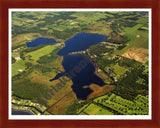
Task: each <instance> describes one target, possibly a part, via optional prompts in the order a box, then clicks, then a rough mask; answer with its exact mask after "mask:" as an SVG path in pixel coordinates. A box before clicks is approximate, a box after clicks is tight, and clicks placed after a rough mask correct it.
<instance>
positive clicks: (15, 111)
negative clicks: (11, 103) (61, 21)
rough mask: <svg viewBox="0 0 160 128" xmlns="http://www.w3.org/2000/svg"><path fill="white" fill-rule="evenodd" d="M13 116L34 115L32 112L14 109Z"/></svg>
mask: <svg viewBox="0 0 160 128" xmlns="http://www.w3.org/2000/svg"><path fill="white" fill-rule="evenodd" d="M12 115H33V114H32V113H31V112H30V111H26V110H16V109H12Z"/></svg>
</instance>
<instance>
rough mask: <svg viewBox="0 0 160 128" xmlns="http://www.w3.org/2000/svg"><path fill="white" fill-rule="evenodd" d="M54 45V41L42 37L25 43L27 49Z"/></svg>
mask: <svg viewBox="0 0 160 128" xmlns="http://www.w3.org/2000/svg"><path fill="white" fill-rule="evenodd" d="M52 43H53V44H55V43H57V42H56V40H55V39H52V38H44V37H39V38H36V39H35V40H32V41H31V42H26V45H27V47H36V46H39V45H43V44H52Z"/></svg>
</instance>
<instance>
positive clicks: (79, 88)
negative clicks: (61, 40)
mask: <svg viewBox="0 0 160 128" xmlns="http://www.w3.org/2000/svg"><path fill="white" fill-rule="evenodd" d="M107 38H108V37H107V36H106V35H101V34H96V33H84V32H82V33H78V34H76V35H74V36H73V37H71V38H69V39H68V40H67V41H65V46H64V47H63V48H62V49H61V50H59V52H58V53H57V54H58V55H59V56H63V61H62V65H63V67H64V70H65V72H62V73H58V74H57V75H56V76H55V77H54V78H53V79H50V80H49V81H50V82H54V80H56V79H58V78H60V77H61V76H63V75H66V76H68V77H69V78H70V79H71V80H72V82H73V85H72V89H73V91H74V92H75V94H76V96H77V98H78V99H87V96H88V95H89V94H90V93H92V90H91V89H90V88H88V87H87V86H88V85H90V84H97V85H99V86H103V85H104V84H105V83H104V81H103V80H102V79H101V78H100V77H98V76H97V75H96V74H95V73H94V72H95V70H96V69H95V66H94V64H93V62H92V61H91V59H90V57H89V56H88V55H86V54H71V55H69V53H71V52H77V51H84V50H86V49H88V48H89V47H90V46H91V45H95V44H98V43H100V42H104V41H106V40H107ZM44 43H45V44H49V43H56V41H55V40H54V39H48V38H37V39H35V40H34V41H32V42H30V43H27V44H29V46H30V45H31V46H33V47H35V46H38V45H41V44H44ZM27 46H28V45H27Z"/></svg>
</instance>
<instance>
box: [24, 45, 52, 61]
mask: <svg viewBox="0 0 160 128" xmlns="http://www.w3.org/2000/svg"><path fill="white" fill-rule="evenodd" d="M54 49H55V47H54V46H52V45H48V46H45V47H43V48H41V49H38V50H36V51H33V52H29V53H27V54H26V55H25V56H31V58H30V59H32V60H34V61H37V60H39V58H40V57H42V56H44V55H47V54H49V53H51V52H52V51H53V50H54Z"/></svg>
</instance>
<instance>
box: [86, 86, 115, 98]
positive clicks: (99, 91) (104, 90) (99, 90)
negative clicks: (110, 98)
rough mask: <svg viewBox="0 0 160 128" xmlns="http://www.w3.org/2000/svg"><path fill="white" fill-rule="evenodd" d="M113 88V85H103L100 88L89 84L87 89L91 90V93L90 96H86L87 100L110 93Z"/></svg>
mask: <svg viewBox="0 0 160 128" xmlns="http://www.w3.org/2000/svg"><path fill="white" fill-rule="evenodd" d="M115 87H116V86H115V85H104V86H102V87H100V86H98V85H96V84H91V85H89V88H90V89H91V90H93V92H92V93H91V94H90V95H88V97H87V98H92V97H95V96H99V95H103V94H105V93H107V92H110V91H112V90H113V89H114V88H115Z"/></svg>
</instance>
